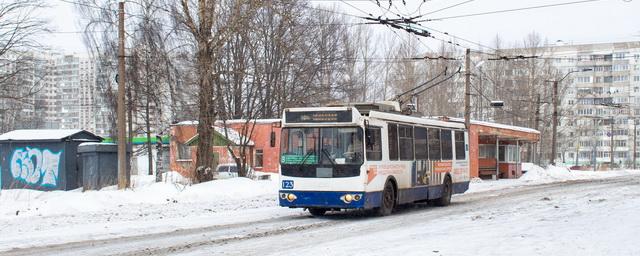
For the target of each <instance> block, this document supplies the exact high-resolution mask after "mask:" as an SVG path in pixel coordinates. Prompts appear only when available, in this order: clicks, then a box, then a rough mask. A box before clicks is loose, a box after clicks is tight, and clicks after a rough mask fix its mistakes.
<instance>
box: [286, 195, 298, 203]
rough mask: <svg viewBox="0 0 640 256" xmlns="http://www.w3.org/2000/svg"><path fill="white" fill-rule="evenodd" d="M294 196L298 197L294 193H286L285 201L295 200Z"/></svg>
mask: <svg viewBox="0 0 640 256" xmlns="http://www.w3.org/2000/svg"><path fill="white" fill-rule="evenodd" d="M296 198H298V197H296V195H294V194H288V195H287V201H289V202H293V200H296Z"/></svg>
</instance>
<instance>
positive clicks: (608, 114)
mask: <svg viewBox="0 0 640 256" xmlns="http://www.w3.org/2000/svg"><path fill="white" fill-rule="evenodd" d="M551 52H552V53H553V57H554V62H553V65H554V66H555V67H556V68H557V69H558V70H559V72H560V74H568V73H569V72H573V71H577V72H573V73H571V74H570V76H568V77H567V79H565V80H564V81H562V83H565V85H566V86H567V87H566V88H567V89H566V91H565V93H564V95H563V97H561V98H562V101H561V109H562V111H561V114H560V117H559V120H560V126H559V128H558V138H559V139H558V143H557V145H558V146H557V148H558V150H557V152H558V153H557V155H556V162H557V163H564V164H565V165H581V166H584V165H593V163H595V162H597V163H598V164H602V163H607V164H608V163H610V162H611V160H612V159H613V163H614V165H617V166H630V165H631V164H632V161H633V154H634V147H633V145H634V139H635V136H634V129H635V125H636V124H638V122H639V121H640V42H621V43H602V44H587V45H564V46H553V47H552V51H551ZM639 134H640V133H639ZM636 143H637V142H636ZM611 154H613V157H612V155H611ZM636 155H639V154H638V153H636ZM639 160H640V159H639Z"/></svg>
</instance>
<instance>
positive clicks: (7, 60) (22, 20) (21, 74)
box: [0, 0, 47, 132]
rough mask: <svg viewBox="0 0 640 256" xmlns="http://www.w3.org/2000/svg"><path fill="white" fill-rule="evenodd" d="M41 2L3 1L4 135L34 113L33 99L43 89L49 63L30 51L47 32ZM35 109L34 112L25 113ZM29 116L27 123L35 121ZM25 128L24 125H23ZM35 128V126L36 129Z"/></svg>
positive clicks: (0, 100) (0, 96) (0, 85)
mask: <svg viewBox="0 0 640 256" xmlns="http://www.w3.org/2000/svg"><path fill="white" fill-rule="evenodd" d="M44 7H45V6H44V3H43V2H42V1H39V0H15V1H2V2H0V116H1V118H2V120H1V121H2V125H1V127H0V129H1V131H2V132H5V131H8V130H12V129H14V128H16V127H17V125H21V124H20V122H21V121H22V120H23V119H25V118H24V116H25V114H28V113H30V114H33V113H34V112H35V104H36V102H35V99H34V96H35V95H36V94H37V93H38V92H39V91H40V89H41V88H42V86H43V83H42V78H43V77H44V75H45V70H44V66H45V64H46V62H44V61H43V60H41V59H40V58H38V57H37V56H36V54H34V53H33V52H30V51H32V50H35V49H36V48H37V47H38V46H39V45H38V43H37V41H36V36H38V35H41V34H42V33H46V32H47V28H46V21H45V20H43V19H42V18H40V17H38V15H37V13H36V11H37V10H39V9H41V8H44ZM25 108H26V109H32V110H33V111H32V112H31V111H27V112H26V113H25V112H23V110H25ZM34 118H35V117H34V116H31V117H29V116H27V117H26V120H25V121H27V122H28V121H29V120H33V119H34ZM22 125H24V124H22ZM29 126H30V125H29ZM33 128H35V127H33Z"/></svg>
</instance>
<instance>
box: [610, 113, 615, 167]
mask: <svg viewBox="0 0 640 256" xmlns="http://www.w3.org/2000/svg"><path fill="white" fill-rule="evenodd" d="M613 123H615V119H614V117H613V116H611V139H610V141H611V148H610V150H611V152H609V153H610V155H609V157H610V158H611V164H609V169H612V168H613Z"/></svg>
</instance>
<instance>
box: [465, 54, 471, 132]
mask: <svg viewBox="0 0 640 256" xmlns="http://www.w3.org/2000/svg"><path fill="white" fill-rule="evenodd" d="M464 65H465V69H466V72H465V74H464V76H465V80H464V127H465V128H467V130H468V129H469V127H470V126H471V120H470V117H469V115H470V114H471V113H470V112H471V102H470V101H471V100H470V99H469V94H470V93H471V92H470V87H471V50H470V49H467V52H466V56H465V64H464Z"/></svg>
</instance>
